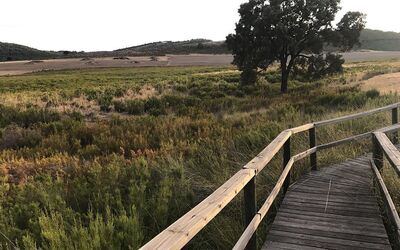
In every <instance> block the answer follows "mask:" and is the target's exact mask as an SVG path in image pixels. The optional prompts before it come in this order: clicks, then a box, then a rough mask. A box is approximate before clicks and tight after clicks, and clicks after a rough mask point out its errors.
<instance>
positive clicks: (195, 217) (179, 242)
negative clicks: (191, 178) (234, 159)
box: [141, 169, 255, 250]
mask: <svg viewBox="0 0 400 250" xmlns="http://www.w3.org/2000/svg"><path fill="white" fill-rule="evenodd" d="M254 176H255V171H254V170H251V169H242V170H240V171H239V172H238V173H236V174H235V175H234V176H233V177H232V178H231V179H229V180H228V181H227V182H226V183H225V184H223V185H222V186H221V187H220V188H218V189H217V190H216V191H215V192H214V193H212V194H211V195H210V196H208V198H206V199H205V200H203V201H202V202H201V203H200V204H199V205H197V206H196V207H195V208H193V209H192V210H190V211H189V212H188V213H186V214H185V215H184V216H183V217H181V218H180V219H179V220H177V221H176V222H175V223H174V224H172V225H171V226H169V227H168V228H167V229H165V230H164V231H163V232H161V233H160V234H159V235H157V236H156V237H155V238H153V239H152V240H151V241H150V242H148V243H147V244H146V245H144V246H143V247H142V248H141V249H143V250H147V249H148V250H155V249H163V250H164V249H181V248H182V247H184V246H185V245H186V244H187V243H188V242H189V241H190V240H191V239H192V238H193V237H194V236H195V235H196V234H197V233H198V232H199V231H200V230H201V229H203V228H204V226H206V225H207V224H208V223H209V222H210V221H211V220H212V219H213V218H214V217H215V216H216V215H217V214H218V213H219V212H221V210H222V209H223V208H224V207H225V206H226V205H227V204H228V203H229V202H230V201H231V200H232V199H233V198H234V197H236V196H237V195H238V194H239V192H240V191H241V190H242V189H243V188H244V186H245V185H247V183H249V181H250V180H251V179H252V178H253V177H254Z"/></svg>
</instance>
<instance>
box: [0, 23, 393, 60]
mask: <svg viewBox="0 0 400 250" xmlns="http://www.w3.org/2000/svg"><path fill="white" fill-rule="evenodd" d="M360 40H361V47H360V48H359V49H365V50H380V51H400V33H395V32H384V31H380V30H371V29H366V30H364V31H363V32H362V34H361V38H360ZM228 53H229V51H228V49H227V47H226V44H225V42H224V41H217V42H215V41H211V40H206V39H193V40H187V41H178V42H173V41H164V42H154V43H148V44H143V45H139V46H133V47H128V48H123V49H118V50H115V51H99V52H89V53H85V52H75V51H42V50H37V49H34V48H30V47H27V46H22V45H18V44H13V43H0V61H11V60H42V59H53V58H73V57H113V56H160V55H166V54H228Z"/></svg>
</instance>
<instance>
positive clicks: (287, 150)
mask: <svg viewBox="0 0 400 250" xmlns="http://www.w3.org/2000/svg"><path fill="white" fill-rule="evenodd" d="M290 141H291V140H290V138H289V139H288V140H287V141H286V143H285V145H284V146H283V170H285V168H286V166H287V164H288V163H289V161H290V158H291V157H292V156H291V155H292V153H291V143H290ZM289 186H290V172H289V174H288V176H287V178H286V180H285V184H284V187H283V192H284V193H286V191H287V190H288V189H289Z"/></svg>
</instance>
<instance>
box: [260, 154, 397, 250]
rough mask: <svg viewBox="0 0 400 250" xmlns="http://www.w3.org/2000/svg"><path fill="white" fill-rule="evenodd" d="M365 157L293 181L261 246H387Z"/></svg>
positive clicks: (270, 247)
mask: <svg viewBox="0 0 400 250" xmlns="http://www.w3.org/2000/svg"><path fill="white" fill-rule="evenodd" d="M372 176H373V172H372V171H371V168H370V162H369V159H368V158H367V157H362V158H359V159H356V160H349V161H346V162H344V163H341V164H337V165H333V166H330V167H326V168H323V169H321V170H320V171H316V172H311V173H309V174H307V175H305V176H304V177H303V178H301V179H300V180H299V181H298V182H297V183H295V184H294V185H292V186H291V187H290V189H289V190H288V192H287V195H286V197H285V199H284V200H283V203H282V205H281V207H280V209H279V211H278V214H277V216H276V218H275V220H274V222H273V225H272V227H271V230H270V232H269V233H268V235H267V241H266V243H265V244H264V246H263V248H262V249H391V246H390V243H389V240H388V236H387V233H386V230H385V227H384V224H383V220H382V218H381V213H380V211H379V207H378V204H377V200H376V197H375V196H374V194H373V190H372Z"/></svg>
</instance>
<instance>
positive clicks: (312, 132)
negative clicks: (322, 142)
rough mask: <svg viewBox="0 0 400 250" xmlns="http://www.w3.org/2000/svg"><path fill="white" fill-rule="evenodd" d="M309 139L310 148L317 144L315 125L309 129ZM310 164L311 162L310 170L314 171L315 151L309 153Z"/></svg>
mask: <svg viewBox="0 0 400 250" xmlns="http://www.w3.org/2000/svg"><path fill="white" fill-rule="evenodd" d="M308 133H309V139H310V148H314V147H316V146H317V130H316V127H313V128H311V129H310V130H309V132H308ZM310 164H311V170H312V171H316V170H317V168H318V166H317V152H315V153H313V154H312V155H310Z"/></svg>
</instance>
